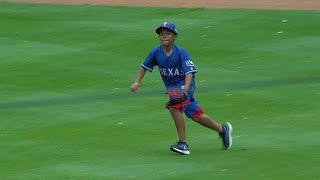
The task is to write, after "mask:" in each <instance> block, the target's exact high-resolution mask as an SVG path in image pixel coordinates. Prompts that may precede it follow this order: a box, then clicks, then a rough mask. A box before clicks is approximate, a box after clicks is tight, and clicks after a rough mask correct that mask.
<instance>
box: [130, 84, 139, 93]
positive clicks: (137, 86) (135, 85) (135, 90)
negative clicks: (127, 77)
mask: <svg viewBox="0 0 320 180" xmlns="http://www.w3.org/2000/svg"><path fill="white" fill-rule="evenodd" d="M139 87H140V83H138V82H135V83H133V84H132V85H131V87H130V89H131V91H132V92H137V91H138V90H139Z"/></svg>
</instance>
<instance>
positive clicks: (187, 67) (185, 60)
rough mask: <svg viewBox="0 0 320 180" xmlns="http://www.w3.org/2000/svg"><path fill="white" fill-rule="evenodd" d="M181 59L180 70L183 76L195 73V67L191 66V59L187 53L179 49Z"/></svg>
mask: <svg viewBox="0 0 320 180" xmlns="http://www.w3.org/2000/svg"><path fill="white" fill-rule="evenodd" d="M181 58H182V61H181V62H182V70H183V72H184V74H185V75H187V74H190V73H196V72H197V70H196V67H195V65H194V64H193V62H192V60H191V57H190V55H189V53H188V52H187V51H185V50H184V49H181Z"/></svg>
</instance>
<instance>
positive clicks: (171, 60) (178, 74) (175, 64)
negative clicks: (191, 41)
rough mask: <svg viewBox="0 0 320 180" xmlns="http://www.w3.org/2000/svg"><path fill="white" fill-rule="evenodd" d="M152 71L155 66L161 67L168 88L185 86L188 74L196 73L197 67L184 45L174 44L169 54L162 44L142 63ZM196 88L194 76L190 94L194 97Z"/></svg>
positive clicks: (161, 73) (162, 76)
mask: <svg viewBox="0 0 320 180" xmlns="http://www.w3.org/2000/svg"><path fill="white" fill-rule="evenodd" d="M141 66H142V67H143V68H144V69H146V70H148V71H150V72H152V71H153V68H154V66H158V67H159V71H160V75H161V78H162V80H163V83H164V85H165V86H166V88H167V89H168V90H169V89H172V88H181V89H183V88H184V85H185V77H186V75H187V74H190V73H192V74H194V73H196V72H197V71H196V68H195V66H194V64H193V62H192V60H191V57H190V55H189V53H188V52H187V51H186V50H185V49H184V48H182V47H180V46H178V45H174V48H173V51H172V53H171V55H169V56H167V55H166V54H165V52H164V51H163V47H162V45H159V46H157V47H155V48H154V49H153V50H152V51H151V52H150V53H149V55H148V56H147V58H146V59H145V61H144V62H143V63H142V65H141ZM194 90H195V78H193V80H192V83H191V86H190V91H189V93H188V94H189V95H190V96H191V98H192V97H193V93H194Z"/></svg>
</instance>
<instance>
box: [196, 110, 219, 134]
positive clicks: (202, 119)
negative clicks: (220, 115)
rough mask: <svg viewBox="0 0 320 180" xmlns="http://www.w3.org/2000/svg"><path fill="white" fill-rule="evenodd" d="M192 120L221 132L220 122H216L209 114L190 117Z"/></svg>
mask: <svg viewBox="0 0 320 180" xmlns="http://www.w3.org/2000/svg"><path fill="white" fill-rule="evenodd" d="M191 119H192V120H193V121H195V122H197V123H199V124H201V125H202V126H205V127H207V128H210V129H212V130H215V131H217V132H219V133H220V132H222V126H221V124H219V123H217V122H216V121H214V120H213V119H212V118H211V117H210V116H208V115H206V114H204V113H203V114H202V115H200V116H198V117H192V118H191Z"/></svg>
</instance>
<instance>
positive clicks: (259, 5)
mask: <svg viewBox="0 0 320 180" xmlns="http://www.w3.org/2000/svg"><path fill="white" fill-rule="evenodd" d="M4 1H7V2H30V3H59V4H86V5H111V6H142V7H177V8H192V7H204V8H250V9H297V10H320V0H4Z"/></svg>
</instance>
